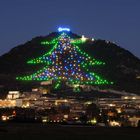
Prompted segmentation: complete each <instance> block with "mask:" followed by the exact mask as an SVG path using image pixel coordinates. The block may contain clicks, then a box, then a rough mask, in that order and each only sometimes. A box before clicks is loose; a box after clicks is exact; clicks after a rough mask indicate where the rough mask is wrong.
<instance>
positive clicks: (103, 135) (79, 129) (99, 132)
mask: <svg viewBox="0 0 140 140" xmlns="http://www.w3.org/2000/svg"><path fill="white" fill-rule="evenodd" d="M0 139H3V140H5V139H14V140H24V139H26V140H27V139H30V140H32V139H40V140H41V139H46V140H47V139H61V140H62V139H65V140H74V139H76V140H77V139H78V140H79V139H80V140H85V139H90V140H91V139H94V140H95V139H124V140H125V139H133V140H136V139H140V128H128V127H127V128H106V127H100V128H97V127H96V128H95V127H93V126H70V125H69V126H66V125H47V124H39V123H37V124H32V123H28V124H27V123H24V124H21V123H2V124H0Z"/></svg>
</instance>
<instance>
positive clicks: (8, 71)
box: [0, 32, 140, 94]
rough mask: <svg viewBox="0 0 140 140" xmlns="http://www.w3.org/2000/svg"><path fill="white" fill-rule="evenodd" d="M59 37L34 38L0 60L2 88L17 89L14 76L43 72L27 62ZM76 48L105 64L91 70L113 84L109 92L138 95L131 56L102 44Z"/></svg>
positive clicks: (139, 82)
mask: <svg viewBox="0 0 140 140" xmlns="http://www.w3.org/2000/svg"><path fill="white" fill-rule="evenodd" d="M58 35H59V33H57V32H55V33H51V34H49V35H48V36H44V37H43V36H40V37H36V38H33V39H32V40H31V41H28V42H27V43H25V44H23V45H19V46H17V47H15V48H13V49H12V50H11V51H10V52H8V53H6V54H4V55H2V56H0V85H1V87H6V88H7V87H9V88H11V87H12V88H13V89H15V88H19V87H21V84H20V82H19V81H16V80H15V77H16V76H18V75H26V74H31V73H33V72H35V71H36V70H38V69H40V68H42V67H43V65H30V64H27V63H26V62H27V61H28V60H30V59H32V58H36V57H39V56H41V55H42V54H44V53H45V52H47V51H49V50H50V49H51V48H52V46H51V45H50V46H42V45H41V44H40V42H41V41H43V40H51V39H53V38H54V37H57V36H58ZM70 36H71V37H73V38H79V37H80V36H78V35H76V34H73V33H70ZM79 47H80V48H81V49H82V50H83V51H85V52H87V53H88V54H89V55H90V56H92V57H94V58H96V59H98V60H102V61H104V62H105V63H106V65H105V66H98V67H97V66H96V67H94V71H95V72H96V73H98V74H99V75H101V76H102V77H105V78H106V79H108V80H110V81H113V82H114V85H113V86H111V88H113V89H117V90H125V91H129V92H135V93H139V94H140V79H138V78H137V77H138V76H139V75H140V60H139V59H138V58H137V57H135V56H134V55H133V54H132V53H130V52H129V51H127V50H125V49H123V48H121V47H119V46H117V45H116V44H114V43H111V42H107V41H105V40H95V41H91V40H88V41H87V42H86V43H84V44H82V45H80V46H79ZM24 83H25V85H26V86H29V85H32V84H34V83H33V82H32V83H31V82H24ZM35 84H36V83H35ZM105 88H110V87H105Z"/></svg>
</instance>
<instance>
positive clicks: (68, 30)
mask: <svg viewBox="0 0 140 140" xmlns="http://www.w3.org/2000/svg"><path fill="white" fill-rule="evenodd" d="M63 31H66V32H70V28H62V27H59V28H58V32H63Z"/></svg>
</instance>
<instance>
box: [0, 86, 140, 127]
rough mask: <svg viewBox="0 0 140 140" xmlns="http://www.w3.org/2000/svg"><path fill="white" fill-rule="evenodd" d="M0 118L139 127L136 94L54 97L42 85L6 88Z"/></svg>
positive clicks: (139, 101)
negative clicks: (9, 89) (14, 88)
mask: <svg viewBox="0 0 140 140" xmlns="http://www.w3.org/2000/svg"><path fill="white" fill-rule="evenodd" d="M77 94H79V93H77ZM93 94H94V93H93ZM106 94H108V93H106ZM0 119H1V120H0V121H1V122H38V123H45V124H63V125H91V126H95V127H96V126H97V127H139V126H140V96H137V95H135V94H134V95H133V94H131V95H121V96H119V97H108V98H103V97H102V98H97V97H96V98H89V99H86V98H82V97H81V98H80V97H79V98H78V97H75V96H67V97H64V96H59V97H58V96H57V94H53V93H50V92H49V91H48V90H47V89H45V88H33V89H32V91H31V92H20V91H9V92H8V94H7V96H6V98H5V99H1V100H0Z"/></svg>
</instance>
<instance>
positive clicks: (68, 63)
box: [16, 28, 113, 88]
mask: <svg viewBox="0 0 140 140" xmlns="http://www.w3.org/2000/svg"><path fill="white" fill-rule="evenodd" d="M58 31H59V33H60V35H59V36H58V37H57V38H54V39H53V40H51V41H43V42H41V45H45V46H48V45H52V46H53V47H52V49H51V50H50V51H49V52H46V53H44V55H42V56H40V57H38V58H35V59H32V60H29V61H28V62H27V63H28V64H41V63H42V64H44V65H45V66H44V68H43V69H40V70H38V71H37V72H35V73H33V74H31V75H28V76H21V77H17V78H16V79H17V80H25V81H26V80H28V81H32V80H36V81H49V80H53V81H55V83H56V85H55V87H56V88H58V87H59V86H60V85H61V81H65V82H67V83H69V84H79V85H80V84H81V85H101V84H113V82H109V81H107V80H105V79H103V78H101V77H100V76H99V75H98V74H96V73H95V72H93V71H90V68H91V67H95V66H98V65H105V63H104V62H102V61H98V60H96V59H94V58H92V57H90V56H89V55H88V54H87V53H85V52H83V51H82V50H81V49H80V44H82V43H85V42H86V38H85V37H84V36H82V37H81V38H79V39H73V38H71V37H70V36H69V31H70V29H69V28H59V29H58Z"/></svg>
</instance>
